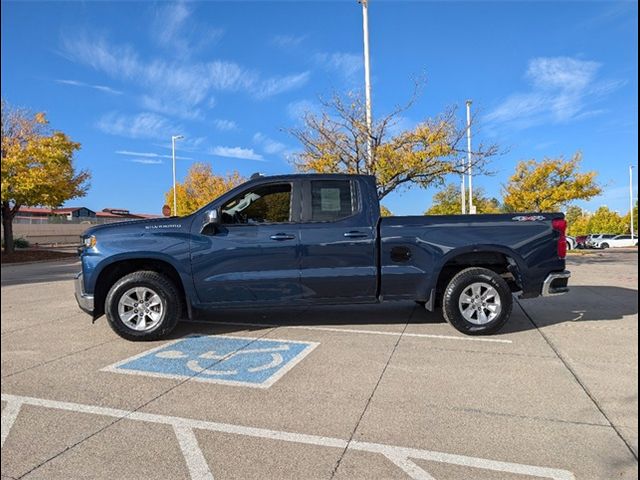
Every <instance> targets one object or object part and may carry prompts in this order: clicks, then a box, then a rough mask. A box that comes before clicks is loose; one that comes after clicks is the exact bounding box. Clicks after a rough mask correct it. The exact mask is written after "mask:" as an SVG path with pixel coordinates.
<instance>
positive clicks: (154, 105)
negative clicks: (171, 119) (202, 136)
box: [140, 95, 204, 120]
mask: <svg viewBox="0 0 640 480" xmlns="http://www.w3.org/2000/svg"><path fill="white" fill-rule="evenodd" d="M140 106H141V107H142V108H144V109H145V110H152V111H154V112H156V113H162V114H164V115H168V116H176V117H178V118H182V119H185V120H202V119H204V114H203V113H202V111H201V110H200V109H199V108H197V107H195V106H191V105H189V104H183V103H182V102H176V101H171V100H170V99H166V98H162V97H161V98H156V97H151V96H149V95H142V97H140Z"/></svg>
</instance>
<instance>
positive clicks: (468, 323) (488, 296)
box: [442, 267, 513, 335]
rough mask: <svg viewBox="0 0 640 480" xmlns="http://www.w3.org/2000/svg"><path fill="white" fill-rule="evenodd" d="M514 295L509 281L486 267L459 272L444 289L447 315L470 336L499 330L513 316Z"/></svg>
mask: <svg viewBox="0 0 640 480" xmlns="http://www.w3.org/2000/svg"><path fill="white" fill-rule="evenodd" d="M512 308H513V298H512V295H511V289H510V288H509V285H508V284H507V282H506V281H505V280H504V279H503V278H502V277H501V276H500V275H498V274H497V273H495V272H494V271H492V270H489V269H486V268H477V267H474V268H467V269H465V270H462V271H461V272H459V273H458V274H457V275H456V276H455V277H453V279H451V281H450V282H449V285H447V288H446V289H445V292H444V297H443V300H442V309H443V313H444V318H445V319H446V320H447V322H449V323H450V324H451V325H453V326H454V327H455V328H456V329H457V330H458V331H460V332H462V333H465V334H467V335H488V334H491V333H494V332H496V331H498V330H499V329H500V328H501V327H502V326H503V325H504V324H505V323H506V321H507V320H508V319H509V317H510V316H511V310H512Z"/></svg>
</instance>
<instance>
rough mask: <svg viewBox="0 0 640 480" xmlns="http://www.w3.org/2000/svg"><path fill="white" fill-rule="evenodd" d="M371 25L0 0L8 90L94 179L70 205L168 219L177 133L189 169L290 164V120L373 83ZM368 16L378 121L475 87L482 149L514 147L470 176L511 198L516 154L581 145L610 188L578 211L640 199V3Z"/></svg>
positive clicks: (392, 7)
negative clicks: (367, 45)
mask: <svg viewBox="0 0 640 480" xmlns="http://www.w3.org/2000/svg"><path fill="white" fill-rule="evenodd" d="M361 22H362V20H361V9H360V5H358V4H357V3H356V2H355V0H354V1H343V2H304V1H299V2H266V1H265V2H254V3H248V2H216V1H212V2H200V3H197V2H189V3H167V2H139V3H138V2H74V3H65V2H44V3H39V2H2V97H3V98H4V99H6V100H8V101H9V102H10V103H12V104H14V105H17V106H23V107H27V108H30V109H33V110H35V111H46V112H47V114H48V116H49V119H50V121H51V125H52V126H53V127H54V128H56V129H60V130H63V131H65V132H66V133H68V134H69V135H70V136H71V137H72V138H73V139H74V140H75V141H78V142H80V143H82V149H81V151H80V152H79V153H78V154H77V157H76V158H77V160H76V162H77V165H78V166H79V167H81V168H88V169H89V170H91V172H92V173H93V180H92V188H91V190H90V192H89V194H88V195H87V196H86V197H85V198H82V199H76V200H73V201H70V202H68V205H84V206H87V207H89V208H92V209H94V210H99V209H102V208H105V207H113V208H127V209H130V210H131V211H137V212H146V213H159V212H160V210H161V207H162V205H163V203H164V192H165V191H167V190H168V188H169V187H170V185H171V159H170V155H171V149H170V143H171V142H170V138H171V135H172V134H183V135H185V139H184V140H183V141H180V142H179V143H178V153H177V155H178V157H179V160H178V162H177V163H178V165H177V169H178V177H179V179H182V178H184V176H185V174H186V171H187V169H188V167H189V165H190V164H192V163H193V162H195V161H203V162H208V163H210V164H211V165H212V167H213V169H214V171H216V172H218V173H226V172H230V171H232V170H234V169H237V170H238V171H240V172H241V173H242V174H245V175H250V174H251V173H253V172H256V171H260V172H264V173H266V174H276V173H286V172H290V171H292V170H293V168H292V166H291V163H290V161H289V159H288V158H289V156H290V155H291V153H292V152H295V151H296V149H297V148H298V145H297V143H296V140H295V139H294V138H293V137H291V136H290V135H289V134H288V133H286V131H284V130H285V129H286V128H289V127H293V126H295V125H296V124H298V122H299V117H300V114H301V112H304V111H305V110H308V109H314V108H317V104H318V98H319V96H325V97H326V96H328V95H330V94H331V93H332V92H333V91H334V90H335V91H346V90H351V89H358V88H361V87H362V82H363V69H362V31H361V25H362V23H361ZM369 22H370V29H371V33H370V42H371V65H372V84H373V87H372V88H373V114H374V117H375V116H379V115H383V114H384V113H387V112H389V111H390V110H391V109H393V108H394V106H395V105H397V104H400V103H403V102H404V101H406V99H407V98H408V97H409V95H410V93H411V90H412V78H414V77H416V76H419V75H422V74H424V75H425V77H426V80H427V83H426V86H425V88H424V92H423V94H422V96H421V97H420V98H419V100H418V101H417V103H416V104H415V105H414V107H413V108H412V109H411V110H410V111H408V112H406V113H405V114H404V116H403V118H402V125H407V126H412V125H415V124H417V123H418V122H420V121H421V120H423V119H425V118H427V117H429V116H433V115H436V114H438V113H439V112H442V111H443V110H445V109H446V108H448V107H450V106H454V105H457V106H458V107H459V108H460V113H463V109H464V101H465V100H466V99H467V98H471V99H473V109H474V113H476V114H477V116H478V124H477V126H476V127H475V129H474V143H476V142H480V141H482V142H484V143H494V142H495V143H498V144H499V145H500V146H501V147H502V148H503V149H504V150H506V151H507V153H505V154H504V155H502V156H500V157H497V158H495V159H494V161H493V163H492V164H491V165H490V167H489V168H490V169H491V170H493V171H494V172H495V175H493V176H485V177H475V178H474V184H475V185H481V186H483V187H484V188H485V189H486V190H487V191H488V192H489V193H490V194H491V195H495V196H500V188H501V185H502V184H503V183H504V182H505V181H506V179H507V178H508V176H509V175H510V174H511V173H512V172H513V169H514V166H515V163H516V162H517V161H518V160H522V159H530V158H536V159H542V158H543V157H545V156H558V155H564V156H565V157H570V156H571V155H572V154H573V153H574V152H576V151H577V150H581V151H582V152H583V154H584V168H585V169H594V170H597V171H598V172H599V180H600V181H601V182H602V183H603V184H604V185H605V190H604V193H603V195H602V196H601V197H599V198H597V199H595V200H593V201H590V202H588V203H585V202H583V203H581V205H583V206H585V207H586V208H588V209H590V210H594V209H595V208H596V207H597V206H599V205H602V204H605V205H608V206H609V207H610V208H613V209H615V210H619V211H620V212H622V213H624V212H626V211H627V210H628V207H627V206H628V182H629V180H628V178H629V177H628V165H629V164H633V165H637V158H638V134H637V131H638V122H637V119H638V96H637V92H638V63H637V58H638V30H637V25H638V8H637V3H636V2H626V1H625V2H605V1H589V2H577V1H571V2H563V3H557V2H546V1H540V2H520V1H512V2H507V1H502V2H482V1H474V2H458V1H448V2H433V1H430V2H407V3H404V2H391V1H378V0H371V2H370V17H369ZM461 120H462V115H461ZM635 175H637V173H636V174H634V183H635V184H636V185H637V182H636V178H637V176H635ZM451 181H455V182H457V181H458V180H457V179H455V178H452V179H451ZM433 193H434V190H433V189H431V190H423V189H419V188H413V189H410V190H408V191H404V192H401V193H394V194H392V195H390V196H389V197H387V198H386V199H385V200H384V203H385V204H386V205H387V206H388V207H389V208H390V209H391V210H392V211H393V212H394V213H395V214H400V215H403V214H419V213H422V212H423V211H424V210H425V209H426V208H427V207H428V206H429V205H430V202H431V197H432V195H433ZM636 194H637V193H636Z"/></svg>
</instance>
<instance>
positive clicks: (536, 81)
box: [526, 57, 601, 90]
mask: <svg viewBox="0 0 640 480" xmlns="http://www.w3.org/2000/svg"><path fill="white" fill-rule="evenodd" d="M600 67H601V64H599V63H597V62H591V61H585V60H578V59H575V58H570V57H553V58H545V57H540V58H534V59H532V60H531V61H530V62H529V67H528V68H527V73H526V77H527V78H528V79H529V80H531V82H532V83H533V85H534V86H535V87H538V88H541V89H544V90H546V89H552V90H553V89H561V90H582V89H584V88H586V87H587V86H589V85H590V84H591V83H592V82H593V80H594V78H595V76H596V73H597V71H598V69H599V68H600Z"/></svg>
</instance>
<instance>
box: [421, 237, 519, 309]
mask: <svg viewBox="0 0 640 480" xmlns="http://www.w3.org/2000/svg"><path fill="white" fill-rule="evenodd" d="M470 267H482V268H487V269H489V270H492V271H494V272H496V273H497V274H499V275H501V276H503V277H504V278H505V280H506V281H507V283H508V284H509V287H510V288H511V290H512V291H514V292H515V291H519V290H523V287H524V278H523V276H522V272H523V271H525V265H524V264H523V262H522V260H521V258H520V256H519V255H518V254H517V253H516V252H514V251H513V250H511V249H509V248H506V247H500V246H496V245H486V246H482V245H475V246H471V247H467V248H460V249H455V250H452V251H450V252H448V253H447V254H446V255H444V256H443V257H442V259H441V261H440V263H439V267H438V268H437V271H436V272H435V275H434V277H433V278H434V281H433V282H432V288H431V292H430V298H429V302H428V304H427V308H429V310H433V309H434V308H435V307H436V306H437V305H438V304H439V302H440V301H441V299H442V294H443V292H444V289H445V288H446V286H447V284H448V283H449V282H450V281H451V279H452V278H453V277H454V276H455V275H456V274H457V273H458V272H460V271H461V270H464V269H465V268H470Z"/></svg>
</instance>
